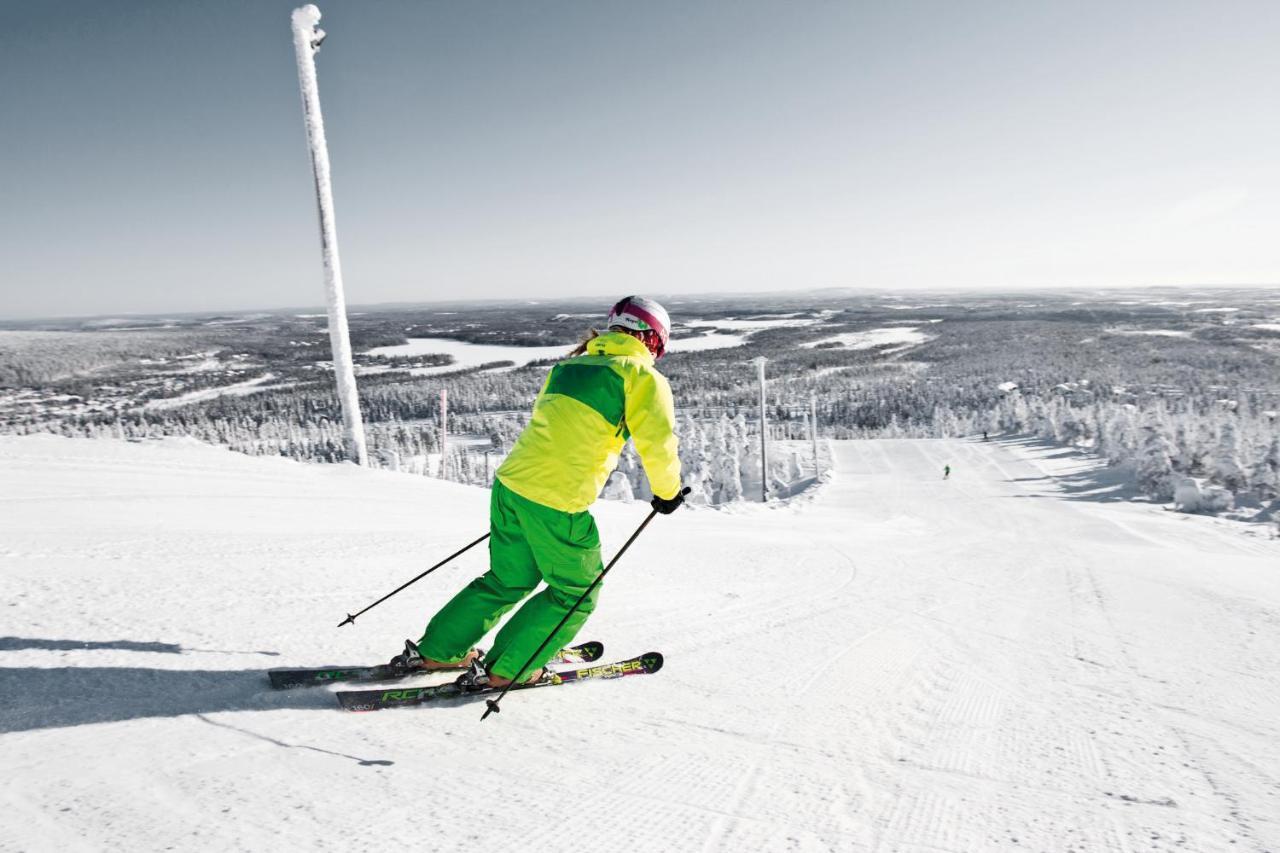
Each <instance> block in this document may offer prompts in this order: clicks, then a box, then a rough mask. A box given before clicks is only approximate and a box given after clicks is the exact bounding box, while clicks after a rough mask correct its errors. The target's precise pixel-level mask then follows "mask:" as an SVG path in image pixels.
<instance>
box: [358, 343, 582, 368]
mask: <svg viewBox="0 0 1280 853" xmlns="http://www.w3.org/2000/svg"><path fill="white" fill-rule="evenodd" d="M571 349H573V347H572V346H571V345H569V344H556V345H555V346H549V347H516V346H509V345H506V344H473V343H469V342H467V341H455V340H453V339H452V338H409V342H408V343H407V344H398V345H396V346H389V347H376V348H375V349H371V350H369V351H368V352H367V353H366V355H385V356H391V357H403V356H415V355H430V354H438V353H443V354H445V355H451V356H453V362H454V363H453V364H447V365H443V366H440V367H415V368H412V369H410V370H409V371H408V372H409V373H412V374H414V375H415V376H430V375H432V374H436V373H452V372H454V371H456V370H463V369H466V368H470V367H479V366H480V365H482V364H490V363H492V362H495V361H512V362H515V364H516V366H517V367H523V366H524V365H526V364H529V363H530V362H533V361H540V360H542V359H545V358H564V356H565V353H567V352H569V350H571Z"/></svg>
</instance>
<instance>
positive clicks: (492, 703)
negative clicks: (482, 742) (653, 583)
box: [480, 486, 690, 722]
mask: <svg viewBox="0 0 1280 853" xmlns="http://www.w3.org/2000/svg"><path fill="white" fill-rule="evenodd" d="M689 492H690V489H689V487H688V486H685V487H684V488H683V489H681V490H680V494H681V495H687V494H689ZM657 514H658V511H657V510H656V509H654V510H650V511H649V515H648V516H646V517H645V520H644V521H642V522H640V526H639V527H637V528H636V532H635V533H632V534H631V538H630V539H628V540H627V541H626V543H625V544H623V546H622V547H621V548H620V549H618V553H616V554H614V555H613V559H612V560H610V561H609V565H607V566H605V567H604V570H603V571H601V572H600V574H598V575H596V579H595V580H593V581H592V582H591V586H589V587H587V591H586V592H584V593H582V595H580V596H578V600H577V601H575V602H574V603H573V606H572V607H570V608H569V612H568V613H566V614H565V615H564V618H563V619H561V620H560V624H559V625H557V626H555V627H554V628H552V629H551V633H550V634H547V638H546V639H545V640H543V641H542V645H540V646H538V649H537V651H535V652H534V653H533V654H531V655H530V656H529V659H528V660H527V661H525V662H524V666H522V667H520V671H519V672H517V673H516V677H515V678H513V679H511V683H509V684H508V685H507V686H506V687H504V688H502V692H501V693H499V694H498V698H497V699H487V700H485V703H484V704H485V705H486V706H487V708H486V709H485V712H484V716H483V717H481V718H480V720H481V722H483V721H484V720H487V719H489V715H490V714H496V713H498V712H499V711H501V710H502V709H501V708H499V707H498V703H500V702H501V701H502V698H503V697H504V696H506V695H507V691H508V690H510V689H511V688H512V687H515V686H516V685H517V684H519V683H520V678H521V677H522V676H523V675H524V674H525V672H526V671H528V669H529V665H530V664H532V663H533V662H534V661H535V660H537V658H538V655H540V654H542V650H543V649H545V648H546V647H547V644H548V643H550V642H551V638H552V637H554V636H555V635H556V634H557V633H559V631H560V629H561V628H563V627H564V626H565V623H566V622H568V621H569V617H570V616H572V615H573V614H574V613H576V612H577V610H578V608H579V607H580V606H581V605H582V602H584V601H586V600H587V596H588V595H590V594H591V591H592V590H594V589H595V588H596V587H598V586H599V585H600V581H602V580H604V576H605V575H607V574H609V570H610V569H612V568H613V564H614V563H616V562H618V560H620V559H621V558H622V555H623V554H625V553H627V549H628V548H630V547H631V543H632V542H634V541H636V538H637V537H639V536H640V534H641V533H643V532H644V529H645V528H646V527H648V526H649V522H651V521H653V518H654V516H656V515H657Z"/></svg>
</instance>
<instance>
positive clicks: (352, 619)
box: [338, 533, 489, 628]
mask: <svg viewBox="0 0 1280 853" xmlns="http://www.w3.org/2000/svg"><path fill="white" fill-rule="evenodd" d="M488 538H489V534H488V533H486V534H485V535H483V536H481V537H480V538H479V539H477V540H476V541H474V542H472V543H471V544H470V545H467V546H465V547H463V548H461V549H459V550H457V551H454V552H453V553H452V554H450V555H449V556H447V557H445V558H444V559H443V560H441V561H440V562H438V563H436V564H435V565H434V566H432V567H431V568H429V569H427V570H426V571H425V572H423V573H422V574H420V575H418V576H417V577H416V578H414V579H413V580H411V581H408V582H407V583H402V584H400V586H398V587H396V588H395V589H393V590H391V592H389V593H387V594H386V595H384V596H382V598H379V599H378V600H377V601H375V602H374V603H373V604H370V605H369V606H368V607H366V608H365V609H364V610H361V611H360V612H359V613H356V614H355V615H352V614H350V613H348V614H347V618H346V619H343V620H342V621H341V622H339V623H338V627H339V628H341V627H342V626H343V625H351V624H353V623H354V622H355V621H356V616H361V615H363V614H364V613H365V611H368V610H372V609H373V608H375V607H377V606H378V605H379V604H381V603H382V602H384V601H386V600H387V599H388V598H390V597H391V596H393V595H395V594H396V593H397V592H399V591H400V590H402V589H404V588H405V587H407V586H409V585H410V584H415V583H417V582H418V581H420V580H422V579H423V578H425V577H426V576H427V575H429V574H431V573H432V572H434V571H435V570H436V569H438V568H440V567H441V566H443V565H444V564H445V563H447V562H449V561H450V560H452V559H453V558H454V557H457V556H460V555H462V554H465V553H466V552H467V551H470V550H471V549H472V548H474V547H475V546H477V545H479V544H480V543H481V542H483V541H484V540H486V539H488Z"/></svg>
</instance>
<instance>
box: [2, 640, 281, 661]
mask: <svg viewBox="0 0 1280 853" xmlns="http://www.w3.org/2000/svg"><path fill="white" fill-rule="evenodd" d="M27 649H41V650H44V651H63V652H70V651H85V650H89V651H97V650H102V649H111V650H115V651H123V652H158V653H161V654H169V655H182V654H208V655H265V656H267V657H277V656H278V655H279V654H280V653H279V652H264V651H238V650H234V649H226V650H223V649H197V648H183V647H182V646H180V645H178V644H177V643H144V642H138V641H137V640H47V639H44V638H42V637H0V652H20V651H25V650H27Z"/></svg>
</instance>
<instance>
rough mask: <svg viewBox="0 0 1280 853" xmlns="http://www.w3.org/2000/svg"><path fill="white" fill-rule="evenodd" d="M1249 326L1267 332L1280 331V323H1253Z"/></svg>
mask: <svg viewBox="0 0 1280 853" xmlns="http://www.w3.org/2000/svg"><path fill="white" fill-rule="evenodd" d="M1251 328H1254V329H1262V330H1264V331H1267V332H1280V323H1254V324H1253V326H1252V327H1251Z"/></svg>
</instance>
